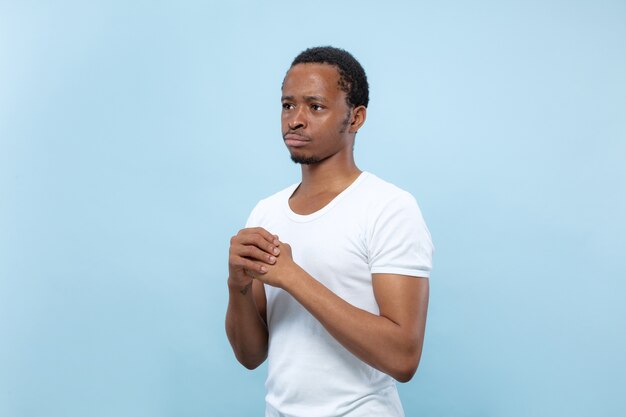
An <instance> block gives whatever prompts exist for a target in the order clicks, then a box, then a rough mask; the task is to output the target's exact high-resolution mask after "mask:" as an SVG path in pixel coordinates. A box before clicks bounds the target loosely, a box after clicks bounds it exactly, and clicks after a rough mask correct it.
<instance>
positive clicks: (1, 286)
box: [0, 0, 626, 417]
mask: <svg viewBox="0 0 626 417" xmlns="http://www.w3.org/2000/svg"><path fill="white" fill-rule="evenodd" d="M324 44H332V45H335V46H339V47H343V48H346V49H347V50H349V51H351V52H352V53H353V54H354V55H355V56H356V57H357V58H358V59H359V60H360V61H361V63H362V64H363V66H364V67H365V69H366V71H367V73H368V77H369V80H370V85H371V105H370V107H369V109H368V120H367V123H366V125H365V126H364V128H363V129H362V130H361V132H360V133H359V137H358V139H357V141H358V143H357V146H356V158H357V162H358V164H359V166H360V168H361V169H365V170H368V171H371V172H374V173H375V174H377V175H378V176H380V177H382V178H385V179H387V180H389V181H391V182H394V183H396V184H397V185H399V186H401V187H403V188H405V189H407V190H409V191H410V192H411V193H413V194H414V195H415V196H416V198H417V199H418V201H419V203H420V205H421V208H422V211H423V213H424V216H425V218H426V221H427V223H428V225H429V227H430V230H431V233H432V235H433V238H434V241H435V244H436V248H437V251H436V254H435V268H434V271H433V275H432V278H431V305H430V310H429V319H428V325H427V335H426V344H425V347H424V354H423V357H422V363H421V365H420V369H419V371H418V373H417V375H416V376H415V378H414V379H413V380H412V381H411V382H409V383H408V384H404V385H401V386H400V391H401V396H402V398H403V402H404V405H405V410H406V413H407V416H506V417H509V416H511V417H513V416H591V415H594V416H616V415H625V414H626V400H625V399H624V395H623V394H624V389H625V387H626V359H625V357H626V355H625V352H626V332H625V328H626V323H625V321H626V320H625V318H626V307H625V303H624V294H625V293H626V285H625V283H624V279H625V278H626V268H625V261H624V258H625V257H624V255H625V254H626V220H625V213H626V3H625V2H623V1H591V0H590V1H519V2H511V1H480V2H455V1H441V2H408V1H407V2H392V1H391V2H388V3H387V4H385V5H383V4H382V3H381V2H374V1H365V0H364V1H344V2H330V1H319V2H316V3H306V2H286V1H275V2H271V3H270V2H253V1H233V2H223V1H220V2H215V3H210V2H203V1H185V2H166V1H134V2H126V1H108V2H104V1H94V2H81V1H73V2H72V1H57V2H51V1H50V2H37V1H17V0H15V1H0V415H1V416H7V417H13V416H15V417H18V416H19V417H22V416H24V417H26V416H54V417H56V416H151V417H159V416H252V415H261V414H262V410H263V408H264V404H263V396H264V388H263V382H264V378H265V372H266V369H265V367H262V368H260V369H259V370H257V371H254V372H249V371H247V370H245V369H244V368H242V367H241V366H239V365H238V364H237V363H236V361H235V359H234V357H233V355H232V353H231V351H230V347H229V345H228V342H227V340H226V337H225V334H224V330H223V327H224V325H223V319H224V313H225V309H226V302H227V290H226V274H227V251H228V240H229V238H230V236H231V235H232V234H234V233H235V232H236V231H237V230H238V229H239V228H240V227H241V226H242V225H243V224H244V222H245V220H246V218H247V216H248V213H249V211H250V210H251V208H252V207H253V206H254V204H255V203H256V202H257V200H258V199H260V198H262V197H264V196H267V195H269V194H271V193H273V192H275V191H277V190H279V189H281V188H283V187H285V186H287V185H289V184H292V183H294V182H297V181H298V180H299V168H298V167H297V166H296V165H294V164H292V163H291V162H290V161H289V158H288V155H287V151H286V150H285V149H284V146H283V144H282V140H281V137H280V127H279V117H280V102H279V97H280V84H281V81H282V78H283V76H284V73H285V71H286V70H287V68H288V66H289V64H290V62H291V60H292V59H293V57H294V56H295V55H296V54H297V53H298V52H300V51H301V50H302V49H304V48H306V47H309V46H317V45H324Z"/></svg>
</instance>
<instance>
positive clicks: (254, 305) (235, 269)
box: [226, 228, 279, 369]
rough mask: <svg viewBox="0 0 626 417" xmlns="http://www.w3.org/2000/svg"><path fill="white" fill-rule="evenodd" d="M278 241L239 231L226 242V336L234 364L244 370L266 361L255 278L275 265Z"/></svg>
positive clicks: (263, 323) (263, 232)
mask: <svg viewBox="0 0 626 417" xmlns="http://www.w3.org/2000/svg"><path fill="white" fill-rule="evenodd" d="M277 244H278V241H277V239H276V237H275V236H273V235H272V234H270V233H269V232H267V231H266V230H264V229H262V228H254V229H243V230H241V231H240V232H239V233H238V234H237V235H236V236H234V237H233V238H232V239H231V241H230V250H229V259H228V271H229V274H228V294H229V298H228V309H227V311H226V334H227V336H228V340H229V342H230V344H231V346H232V348H233V352H234V353H235V356H236V357H237V360H238V361H239V362H240V363H241V364H242V365H244V366H245V367H246V368H248V369H254V368H256V367H257V366H259V365H260V364H261V363H263V361H265V358H266V357H267V347H268V333H267V326H266V318H265V308H266V301H265V290H264V289H263V283H262V282H259V281H258V280H256V279H254V277H255V276H260V275H263V274H265V273H266V272H267V266H268V265H271V264H272V263H274V262H275V261H276V257H275V255H278V253H279V250H278V248H277Z"/></svg>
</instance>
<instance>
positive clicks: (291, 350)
mask: <svg viewBox="0 0 626 417" xmlns="http://www.w3.org/2000/svg"><path fill="white" fill-rule="evenodd" d="M297 186H298V184H294V185H292V186H290V187H287V188H286V189H284V190H282V191H280V192H278V193H276V194H274V195H273V196H271V197H269V198H266V199H264V200H261V201H260V202H259V203H258V204H257V206H256V207H255V208H254V210H253V211H252V213H251V215H250V218H249V219H248V222H247V227H256V226H260V227H263V228H265V229H266V230H268V231H269V232H270V233H273V234H276V235H278V237H279V238H280V240H281V241H283V242H286V243H289V244H290V245H291V247H292V251H293V258H294V261H295V262H296V263H297V264H298V265H300V267H302V268H303V269H304V270H305V271H306V272H308V273H309V274H310V275H311V276H313V277H314V278H315V279H317V280H318V281H320V282H321V283H322V284H324V285H325V286H326V287H328V288H329V289H330V290H331V291H333V292H334V293H335V294H337V295H338V296H339V297H341V298H343V299H344V300H346V301H347V302H349V303H350V304H352V305H354V306H356V307H359V308H361V309H363V310H366V311H369V312H371V313H374V314H379V313H380V312H379V309H378V305H377V304H376V300H375V298H374V292H373V288H372V274H373V273H388V274H402V275H410V276H415V277H423V278H428V277H429V273H430V269H431V265H432V263H431V260H432V251H433V245H432V242H431V238H430V233H429V232H428V229H427V228H426V224H425V223H424V220H423V218H422V214H421V212H420V209H419V207H418V205H417V203H416V201H415V199H414V198H413V197H412V196H411V195H410V194H409V193H407V192H406V191H403V190H401V189H400V188H398V187H396V186H394V185H392V184H390V183H388V182H385V181H383V180H381V179H379V178H378V177H376V176H375V175H373V174H370V173H367V172H363V173H362V174H361V175H360V176H359V177H358V178H357V179H356V180H355V181H354V182H353V183H352V184H351V185H350V186H349V187H348V188H346V189H345V190H344V191H343V192H342V193H341V194H339V195H338V196H337V197H335V198H334V199H333V200H332V201H331V202H330V203H328V204H327V205H326V206H325V207H323V208H322V209H320V210H319V211H316V212H315V213H312V214H309V215H299V214H296V213H294V212H293V211H292V210H291V208H290V207H289V198H290V197H291V195H292V194H293V192H294V191H295V189H296V188H297ZM265 293H266V296H267V321H268V330H269V353H268V361H269V364H268V365H269V368H268V369H269V371H268V377H267V381H266V384H265V387H266V390H267V395H266V416H268V417H276V416H281V417H282V416H285V417H286V416H289V417H291V416H293V417H295V416H298V417H305V416H311V417H326V416H328V417H331V416H332V417H337V416H350V417H361V416H363V417H365V416H367V417H371V416H403V415H404V413H403V411H402V405H401V403H400V399H399V397H398V393H397V390H396V385H395V380H394V379H393V378H392V377H390V376H389V375H387V374H384V373H382V372H380V371H378V370H376V369H374V368H373V367H371V366H369V365H367V364H366V363H364V362H363V361H361V360H360V359H358V358H357V357H356V356H354V355H353V354H352V353H350V352H349V351H348V350H346V349H345V348H344V347H343V346H342V345H341V344H339V342H337V341H336V340H335V339H334V338H333V337H332V336H331V335H330V334H329V333H328V332H327V331H326V329H324V327H323V326H322V325H321V324H320V323H319V321H317V319H315V318H314V317H313V316H312V315H311V314H310V313H309V312H308V311H307V310H306V309H304V307H302V305H301V304H300V303H298V302H297V301H296V300H295V299H294V298H293V297H292V296H291V295H289V294H288V293H287V292H285V291H283V290H281V289H278V288H275V287H271V286H268V285H266V286H265ZM338 319H339V318H338Z"/></svg>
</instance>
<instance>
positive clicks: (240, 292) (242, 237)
mask: <svg viewBox="0 0 626 417" xmlns="http://www.w3.org/2000/svg"><path fill="white" fill-rule="evenodd" d="M282 93H283V94H282V103H283V112H282V118H281V119H282V132H283V138H284V140H285V144H286V145H287V147H288V149H289V152H290V154H291V156H292V159H297V160H306V161H308V162H309V163H307V164H302V182H301V184H300V186H299V187H298V188H297V190H296V191H295V192H294V194H293V195H292V196H291V198H290V200H289V205H290V207H291V209H292V210H293V211H294V212H296V213H299V214H310V213H314V212H316V211H317V210H319V209H321V208H322V207H324V206H325V205H326V204H328V203H329V202H330V201H331V200H332V199H333V198H335V197H336V196H337V195H338V194H339V193H341V192H342V191H343V190H345V189H346V188H347V187H348V186H349V185H350V184H352V182H353V181H354V180H355V179H356V178H357V177H358V176H359V174H360V173H361V171H360V170H359V169H358V168H357V166H356V164H355V162H354V157H353V152H352V148H353V144H354V138H355V134H356V132H357V131H358V130H359V128H360V127H361V126H362V125H363V123H364V122H365V118H366V109H365V107H363V106H359V107H350V106H349V105H348V104H347V102H346V93H345V92H344V91H341V90H340V89H339V73H338V71H337V69H336V68H335V67H333V66H331V65H327V64H298V65H296V66H294V67H292V68H291V69H290V70H289V72H288V73H287V76H286V77H285V81H284V83H283V91H282ZM338 279H341V277H338ZM263 284H266V285H271V286H274V287H278V288H282V289H283V290H285V291H287V292H288V293H289V294H291V295H292V296H293V297H294V298H295V299H296V300H297V301H298V302H299V303H300V304H302V306H303V307H304V308H306V309H307V310H308V311H309V312H310V313H311V314H312V315H313V316H314V317H315V318H316V319H317V320H319V322H320V323H321V324H322V325H323V326H324V327H325V328H326V330H327V331H328V332H329V333H330V334H331V335H332V336H333V337H334V338H335V339H337V341H338V342H339V343H341V344H342V345H343V346H344V347H345V348H346V349H348V350H349V351H350V352H352V353H353V354H354V355H356V356H357V357H359V358H360V359H361V360H363V361H364V362H366V363H368V364H369V365H371V366H373V367H374V368H376V369H378V370H380V371H382V372H385V373H387V374H389V375H391V376H392V377H394V378H395V379H397V380H398V381H401V382H405V381H408V380H410V379H411V378H412V376H413V375H414V373H415V371H416V369H417V366H418V364H419V359H420V356H421V351H422V343H423V337H424V329H425V323H426V310H427V306H428V280H427V279H419V278H415V277H409V276H403V275H396V274H373V275H372V285H373V291H374V296H375V299H376V302H377V303H378V306H379V310H380V314H378V315H376V314H372V313H370V312H367V311H365V310H361V309H359V308H357V307H355V306H353V305H351V304H349V303H348V302H346V301H345V300H343V299H342V298H340V297H338V296H337V295H336V294H334V293H333V292H332V291H330V290H329V289H328V288H326V287H325V286H324V285H322V284H321V283H320V282H319V281H318V280H317V279H315V277H312V276H311V275H309V274H308V273H307V272H306V271H304V270H303V269H302V268H301V267H300V266H299V265H298V264H296V263H295V262H294V261H293V257H292V252H291V247H290V246H289V244H288V243H286V242H281V241H280V239H279V237H278V236H276V235H274V234H272V233H271V232H270V231H267V230H265V229H263V228H250V229H243V230H241V231H239V233H238V234H237V235H236V236H234V237H233V238H232V239H231V246H230V251H229V277H228V287H229V304H228V311H227V315H226V331H227V335H228V338H229V341H230V343H231V345H232V347H233V350H234V352H235V355H236V357H237V359H238V360H239V361H240V362H241V363H242V364H243V365H244V366H246V367H248V368H250V369H252V368H255V367H257V366H258V365H260V364H261V363H262V362H263V361H264V360H265V358H266V357H267V349H268V331H267V326H266V320H267V319H266V299H265V290H264V287H263Z"/></svg>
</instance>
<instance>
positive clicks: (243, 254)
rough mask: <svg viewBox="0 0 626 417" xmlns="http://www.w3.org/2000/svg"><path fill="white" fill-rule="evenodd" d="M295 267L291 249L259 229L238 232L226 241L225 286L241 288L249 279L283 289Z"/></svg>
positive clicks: (296, 266)
mask: <svg viewBox="0 0 626 417" xmlns="http://www.w3.org/2000/svg"><path fill="white" fill-rule="evenodd" d="M295 268H299V267H298V265H297V264H296V263H295V262H294V261H293V256H292V253H291V246H289V245H288V244H287V243H284V242H281V241H280V240H279V239H278V236H276V235H273V234H271V233H270V232H268V231H267V230H265V229H263V228H262V227H253V228H247V229H242V230H240V231H239V233H237V234H236V235H235V236H233V237H232V238H231V239H230V249H229V253H228V273H229V276H228V281H229V285H235V286H237V287H241V288H245V287H247V286H249V285H250V284H251V282H252V280H253V279H258V280H259V281H261V282H263V283H264V284H268V285H271V286H273V287H279V288H284V284H285V280H286V279H288V278H289V277H290V276H292V275H293V274H292V272H293V271H294V269H295Z"/></svg>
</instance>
